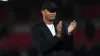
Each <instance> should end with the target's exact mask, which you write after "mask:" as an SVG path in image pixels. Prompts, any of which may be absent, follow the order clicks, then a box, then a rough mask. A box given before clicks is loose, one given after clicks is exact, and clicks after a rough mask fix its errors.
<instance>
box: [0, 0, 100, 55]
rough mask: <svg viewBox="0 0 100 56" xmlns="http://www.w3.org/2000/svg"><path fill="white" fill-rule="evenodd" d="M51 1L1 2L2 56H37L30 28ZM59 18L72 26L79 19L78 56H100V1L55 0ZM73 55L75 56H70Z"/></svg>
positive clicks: (0, 50)
mask: <svg viewBox="0 0 100 56" xmlns="http://www.w3.org/2000/svg"><path fill="white" fill-rule="evenodd" d="M45 1H47V0H9V1H7V2H3V1H0V26H1V28H0V29H1V30H0V31H1V37H0V56H4V55H5V56H7V55H8V56H15V55H16V56H25V55H26V56H35V55H36V53H37V52H36V49H35V46H34V45H35V43H34V41H32V39H31V36H30V26H31V24H33V25H34V24H35V23H37V22H39V21H40V20H41V18H42V15H41V13H40V8H41V6H42V4H43V3H44V2H45ZM53 1H54V2H56V4H57V6H58V8H59V10H58V11H57V18H58V19H62V21H63V23H65V24H66V26H68V25H69V24H70V22H71V21H72V20H76V22H77V28H76V30H75V31H74V43H75V50H74V52H73V53H74V55H75V56H82V55H83V56H93V55H94V56H100V44H99V43H100V34H99V33H100V0H53ZM81 54H82V55H81ZM69 56H71V55H69Z"/></svg>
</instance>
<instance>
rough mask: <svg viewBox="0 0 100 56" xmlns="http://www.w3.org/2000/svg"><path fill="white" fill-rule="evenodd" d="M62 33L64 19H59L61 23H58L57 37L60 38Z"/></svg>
mask: <svg viewBox="0 0 100 56" xmlns="http://www.w3.org/2000/svg"><path fill="white" fill-rule="evenodd" d="M61 33H62V21H59V23H58V24H57V37H59V38H60V36H61Z"/></svg>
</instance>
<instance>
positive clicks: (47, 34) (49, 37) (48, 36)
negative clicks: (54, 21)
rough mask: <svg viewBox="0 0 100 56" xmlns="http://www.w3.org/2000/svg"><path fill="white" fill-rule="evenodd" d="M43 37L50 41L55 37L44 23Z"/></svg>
mask: <svg viewBox="0 0 100 56" xmlns="http://www.w3.org/2000/svg"><path fill="white" fill-rule="evenodd" d="M41 31H42V34H43V36H44V37H45V38H46V39H47V40H48V41H49V40H50V41H51V40H53V35H52V33H51V32H50V30H49V28H48V27H47V26H46V24H45V23H44V22H42V28H41Z"/></svg>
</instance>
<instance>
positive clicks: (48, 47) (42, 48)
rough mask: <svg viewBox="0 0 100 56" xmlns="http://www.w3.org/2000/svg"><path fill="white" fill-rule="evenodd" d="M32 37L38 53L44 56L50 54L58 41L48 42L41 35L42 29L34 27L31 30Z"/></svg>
mask: <svg viewBox="0 0 100 56" xmlns="http://www.w3.org/2000/svg"><path fill="white" fill-rule="evenodd" d="M31 35H32V39H33V40H34V41H35V44H36V47H37V49H38V51H39V52H40V53H42V54H48V53H50V52H51V51H52V50H53V47H54V46H55V45H56V43H57V39H54V40H52V41H51V42H48V41H47V40H46V39H45V38H44V37H43V35H42V34H41V31H40V29H39V28H37V27H33V28H32V29H31ZM55 37H56V36H55Z"/></svg>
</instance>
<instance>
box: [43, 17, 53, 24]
mask: <svg viewBox="0 0 100 56" xmlns="http://www.w3.org/2000/svg"><path fill="white" fill-rule="evenodd" d="M43 21H44V22H45V24H53V21H49V20H46V18H45V17H43Z"/></svg>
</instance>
